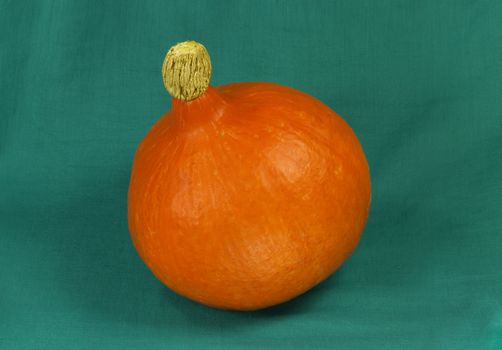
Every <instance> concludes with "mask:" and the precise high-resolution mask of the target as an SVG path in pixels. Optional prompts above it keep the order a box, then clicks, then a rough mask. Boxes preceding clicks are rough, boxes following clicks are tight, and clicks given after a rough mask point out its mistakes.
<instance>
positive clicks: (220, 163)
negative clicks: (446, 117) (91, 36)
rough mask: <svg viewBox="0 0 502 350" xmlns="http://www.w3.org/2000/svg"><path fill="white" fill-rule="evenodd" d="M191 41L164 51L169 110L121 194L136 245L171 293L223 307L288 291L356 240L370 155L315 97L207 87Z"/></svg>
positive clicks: (264, 303) (265, 88) (205, 60)
mask: <svg viewBox="0 0 502 350" xmlns="http://www.w3.org/2000/svg"><path fill="white" fill-rule="evenodd" d="M210 74H211V62H210V58H209V55H208V53H207V51H206V49H205V48H204V46H202V45H201V44H199V43H196V42H194V41H188V42H183V43H179V44H177V45H175V46H173V47H172V48H171V49H170V50H169V51H168V53H167V55H166V58H165V61H164V64H163V67H162V75H163V80H164V84H165V86H166V88H167V90H168V92H169V93H170V94H171V95H172V109H171V110H170V111H169V112H167V113H166V114H165V115H164V116H162V117H161V118H160V120H158V122H157V123H156V124H155V125H154V126H153V127H152V129H151V130H150V131H149V132H148V134H147V135H146V137H145V138H144V139H143V140H142V142H141V143H140V145H139V147H138V149H137V152H136V155H135V158H134V164H133V168H132V175H131V181H130V187H129V194H128V220H129V229H130V233H131V237H132V241H133V243H134V246H135V247H136V249H137V251H138V253H139V255H140V256H141V258H142V259H143V260H144V262H145V263H146V265H147V266H148V267H149V268H150V269H151V271H152V272H153V274H154V275H155V276H156V277H157V278H158V279H159V280H160V281H162V282H163V283H164V284H165V285H167V286H168V287H169V288H171V289H172V290H173V291H175V292H176V293H179V294H181V295H183V296H185V297H187V298H189V299H192V300H194V301H197V302H199V303H202V304H205V305H208V306H211V307H216V308H223V309H232V310H256V309H260V308H265V307H268V306H271V305H275V304H279V303H282V302H285V301H287V300H290V299H292V298H294V297H296V296H298V295H300V294H302V293H304V292H306V291H307V290H309V289H311V288H312V287H314V286H315V285H317V284H318V283H320V282H321V281H323V280H325V279H326V278H327V277H328V276H330V275H331V274H332V273H333V272H334V271H335V270H336V269H337V268H338V267H339V266H340V265H341V264H342V263H343V262H344V261H345V260H346V259H347V258H348V257H349V255H350V254H351V252H352V251H353V250H354V249H355V247H356V245H357V244H358V242H359V239H360V235H361V233H362V231H363V228H364V225H365V223H366V220H367V216H368V210H369V205H370V175H369V169H368V164H367V161H366V158H365V156H364V153H363V149H362V148H361V145H360V143H359V142H358V139H357V138H356V136H355V134H354V132H353V131H352V130H351V128H350V127H349V125H348V124H347V123H346V122H345V121H344V120H343V119H342V118H341V117H340V116H338V115H337V114H336V113H335V112H334V111H333V110H331V109H330V108H328V107H327V106H325V105H324V104H323V103H321V102H320V101H319V100H317V99H315V98H313V97H311V96H309V95H307V94H305V93H303V92H300V91H298V90H295V89H292V88H290V87H286V86H281V85H278V84H273V83H265V82H248V83H233V84H228V85H222V86H218V87H214V86H211V85H209V78H210Z"/></svg>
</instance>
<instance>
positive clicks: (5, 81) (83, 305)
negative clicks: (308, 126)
mask: <svg viewBox="0 0 502 350" xmlns="http://www.w3.org/2000/svg"><path fill="white" fill-rule="evenodd" d="M188 39H194V40H197V41H200V42H201V43H203V44H204V45H205V46H206V47H207V48H208V50H209V52H210V54H211V57H212V61H213V78H212V83H213V84H214V85H219V84H223V83H229V82H234V81H274V82H277V83H281V84H285V85H289V86H292V87H295V88H297V89H300V90H303V91H305V92H307V93H309V94H311V95H314V96H316V97H318V98H319V99H321V100H322V101H323V102H324V103H326V104H327V105H328V106H330V107H331V108H333V109H334V110H336V111H337V112H338V113H339V114H341V115H342V116H343V117H344V118H345V119H346V120H347V121H348V123H349V124H350V125H351V126H352V127H353V129H354V131H355V132H356V133H357V135H358V137H359V139H360V141H361V143H362V145H363V147H364V149H365V152H366V155H367V158H368V161H369V164H370V168H371V173H372V185H373V201H372V207H371V213H370V218H369V221H368V224H367V226H366V229H365V233H364V235H363V238H362V240H361V243H360V246H359V248H358V249H357V251H356V252H355V253H354V254H353V255H352V257H351V258H350V259H349V260H348V261H347V263H346V264H345V265H344V266H343V267H342V268H341V269H340V270H339V271H338V272H336V273H335V274H334V275H333V277H332V278H330V279H329V280H327V281H326V282H324V283H322V284H321V285H319V286H318V287H317V288H315V289H314V290H312V291H311V292H309V293H308V294H306V295H304V296H302V297H300V298H297V299H295V300H294V301H292V302H289V303H286V304H283V305H280V306H277V307H274V308H271V309H267V310H264V311H260V312H253V313H238V312H226V311H219V310H213V309H210V308H207V307H203V306H200V305H198V304H195V303H193V302H191V301H188V300H186V299H184V298H182V297H179V296H177V295H175V294H174V293H172V292H171V291H169V290H168V289H167V288H165V287H164V286H163V285H162V284H161V283H160V282H158V281H157V280H156V279H155V278H154V277H153V275H152V274H151V273H150V272H149V270H148V269H147V268H146V267H145V265H144V264H143V263H142V261H141V260H140V259H139V257H138V256H137V254H136V252H135V250H134V248H133V246H132V244H131V241H130V238H129V233H128V229H127V217H126V209H127V188H128V182H129V176H130V171H131V163H132V159H133V155H134V152H135V149H136V146H137V145H138V143H139V141H140V140H141V139H142V137H143V136H144V135H145V133H146V132H147V131H148V130H149V128H150V127H151V126H152V125H153V124H154V123H155V121H156V120H157V119H158V118H159V116H161V115H162V114H163V113H164V112H165V111H167V110H168V109H169V108H170V105H171V102H170V97H169V96H168V94H167V92H166V91H165V90H164V87H163V85H162V80H161V74H160V68H161V64H162V60H163V58H164V55H165V53H166V51H167V49H168V48H169V47H170V46H171V45H173V44H174V43H176V42H179V41H184V40H188ZM501 149H502V2H501V1H498V0H493V1H472V0H469V1H467V0H451V1H448V0H446V1H438V0H424V1H415V0H409V1H405V0H396V1H386V0H383V1H372V0H368V1H362V0H360V1H354V0H346V1H316V2H312V3H311V2H310V1H262V2H258V1H207V2H204V1H127V2H125V1H124V2H119V1H6V0H2V1H0V348H1V349H240V348H276V349H280V348H284V349H296V348H298V349H301V348H309V349H318V348H319V349H320V348H332V349H399V348H401V349H424V348H432V349H434V348H437V349H490V348H491V349H502V150H501Z"/></svg>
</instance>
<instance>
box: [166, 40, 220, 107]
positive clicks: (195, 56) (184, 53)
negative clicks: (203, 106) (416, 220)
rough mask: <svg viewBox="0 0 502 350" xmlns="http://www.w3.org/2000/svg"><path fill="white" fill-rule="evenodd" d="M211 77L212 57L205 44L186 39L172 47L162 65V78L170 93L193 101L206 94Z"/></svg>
mask: <svg viewBox="0 0 502 350" xmlns="http://www.w3.org/2000/svg"><path fill="white" fill-rule="evenodd" d="M210 77H211V59H210V58H209V54H208V52H207V50H206V48H205V47H204V45H202V44H199V43H198V42H195V41H184V42H181V43H178V44H176V45H174V46H173V47H171V48H170V49H169V51H168V52H167V54H166V58H165V59H164V63H163V65H162V79H163V80H164V86H165V87H166V89H167V92H169V94H170V95H171V96H172V97H174V98H176V99H178V100H182V101H191V100H194V99H196V98H197V97H199V96H201V95H203V94H204V92H205V91H206V90H207V88H208V86H209V79H210Z"/></svg>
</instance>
